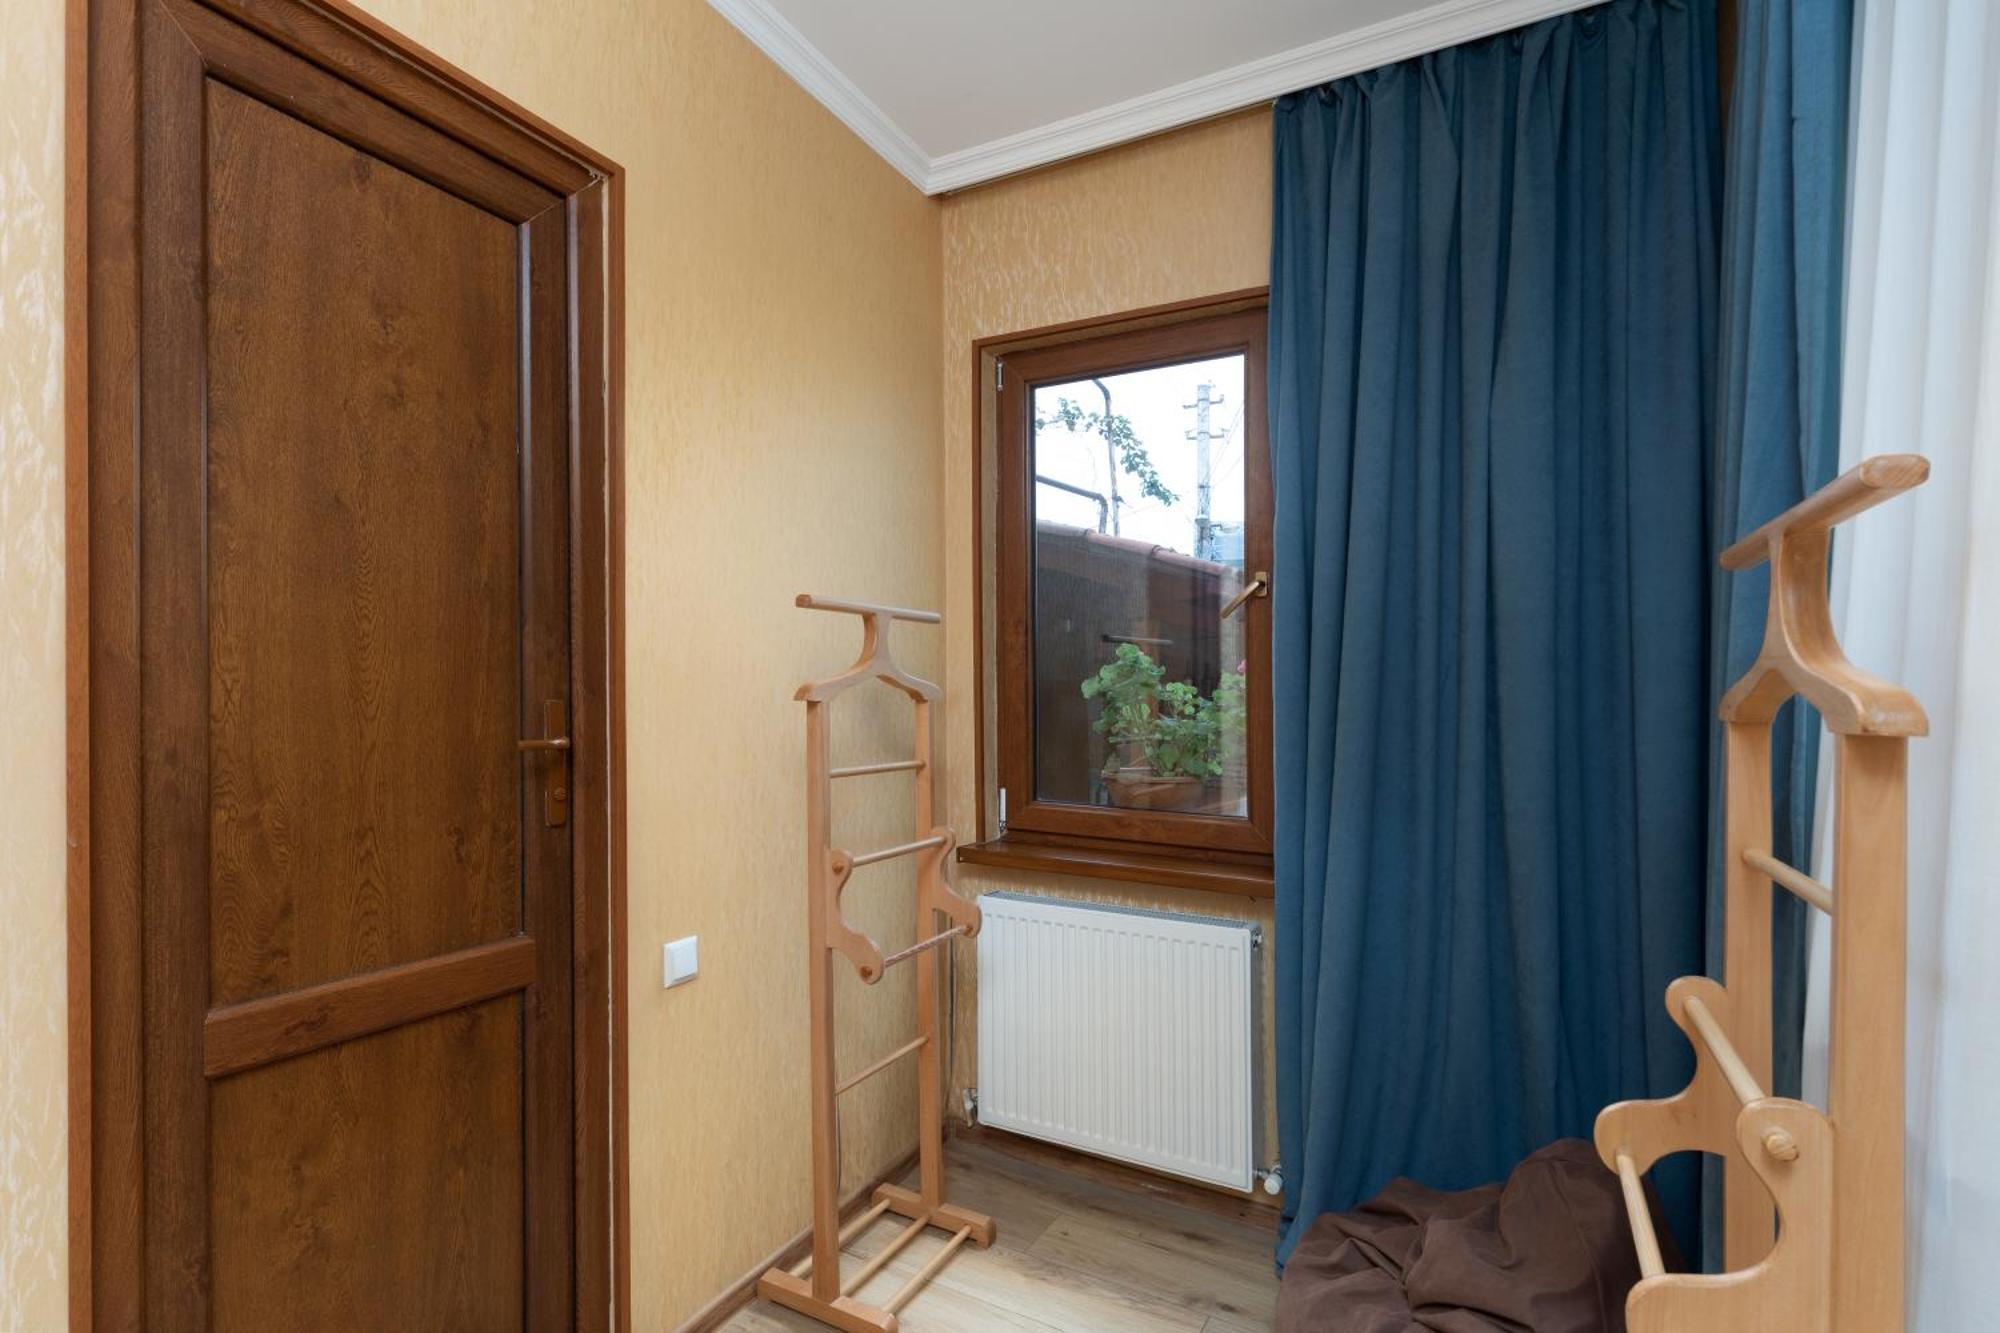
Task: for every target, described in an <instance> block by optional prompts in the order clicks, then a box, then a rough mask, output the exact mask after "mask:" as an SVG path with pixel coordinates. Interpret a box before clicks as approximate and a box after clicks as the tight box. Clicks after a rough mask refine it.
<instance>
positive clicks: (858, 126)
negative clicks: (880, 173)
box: [708, 0, 937, 194]
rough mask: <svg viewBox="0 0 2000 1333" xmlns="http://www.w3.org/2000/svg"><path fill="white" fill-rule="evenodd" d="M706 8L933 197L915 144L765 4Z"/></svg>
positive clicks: (722, 2) (731, 1)
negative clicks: (729, 24)
mask: <svg viewBox="0 0 2000 1333" xmlns="http://www.w3.org/2000/svg"><path fill="white" fill-rule="evenodd" d="M708 3H709V6H710V7H711V8H713V9H714V10H715V11H716V12H717V13H719V14H721V15H722V17H724V18H726V19H728V20H729V21H730V23H732V24H734V25H735V27H736V30H737V31H738V32H741V33H742V34H743V35H744V36H745V37H748V38H749V39H750V41H751V42H752V44H754V45H755V46H756V47H757V49H758V50H760V51H762V52H763V53H764V54H765V55H767V56H769V57H770V58H771V60H772V62H773V63H775V64H776V65H777V67H778V68H779V69H781V70H783V71H785V73H787V74H789V75H791V76H792V78H793V80H794V81H795V82H796V83H798V85H799V86H800V87H801V88H804V89H805V90H806V91H807V92H809V93H811V94H812V95H813V96H814V97H816V98H818V99H819V102H820V105H822V106H824V107H825V108H826V109H827V110H828V111H831V112H832V113H833V114H834V116H835V117H837V118H838V119H839V121H840V123H841V124H843V125H845V126H847V128H848V129H850V130H853V131H854V132H855V133H856V134H858V135H860V136H861V141H862V142H863V143H865V144H867V145H868V146H869V147H870V148H873V149H874V150H875V151H876V152H877V153H880V154H881V155H882V158H883V160H884V161H886V162H888V164H889V165H890V166H892V167H894V168H895V169H896V170H898V171H900V172H902V173H903V174H904V175H905V176H907V177H909V179H910V183H911V184H912V185H914V186H916V187H917V188H918V189H919V190H922V191H923V192H924V193H925V194H935V193H937V192H936V191H935V190H933V189H931V187H930V157H929V156H928V155H927V154H926V153H925V152H924V150H923V149H921V148H919V147H917V143H916V140H914V139H912V138H911V137H910V136H909V135H908V134H905V133H904V132H903V127H902V126H900V125H898V124H897V123H896V122H895V121H893V120H891V119H889V117H888V116H887V115H886V114H884V112H883V110H882V108H881V107H879V106H876V105H875V103H873V102H872V101H870V100H869V99H868V95H867V94H866V93H864V92H862V91H861V90H860V89H859V88H857V87H855V86H854V83H853V81H852V80H851V79H849V78H848V77H847V76H846V75H845V74H842V73H841V72H840V70H839V69H838V68H836V67H835V65H834V63H833V62H832V61H830V60H828V59H827V58H826V57H825V56H823V55H821V54H820V52H819V48H818V47H816V46H814V45H813V44H812V43H811V42H809V41H807V40H806V38H805V34H804V33H802V32H800V31H799V30H798V29H797V28H795V27H793V26H792V25H791V22H790V21H789V20H788V19H786V18H785V16H784V15H783V14H780V13H779V12H778V11H777V10H775V9H773V8H771V6H770V4H769V3H768V2H767V0H708Z"/></svg>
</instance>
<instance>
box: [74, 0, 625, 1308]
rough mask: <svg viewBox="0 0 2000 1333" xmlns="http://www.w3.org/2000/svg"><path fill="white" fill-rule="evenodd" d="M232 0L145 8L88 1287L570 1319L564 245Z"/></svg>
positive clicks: (567, 320)
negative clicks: (108, 1094)
mask: <svg viewBox="0 0 2000 1333" xmlns="http://www.w3.org/2000/svg"><path fill="white" fill-rule="evenodd" d="M230 8H231V6H229V5H210V4H201V3H194V2H193V0H141V2H140V3H139V4H138V6H137V9H136V21H137V28H136V37H137V60H136V70H137V74H138V87H137V94H138V100H139V115H138V117H137V120H136V123H137V126H138V136H139V137H138V143H137V145H136V159H135V164H136V175H137V180H138V183H139V185H138V201H139V202H138V207H137V210H136V214H137V216H136V219H135V222H134V228H135V235H136V259H137V271H138V277H137V281H136V284H135V286H136V291H137V294H138V305H137V317H136V320H135V335H136V338H137V343H138V345H137V347H136V353H137V356H136V367H137V372H136V386H135V387H136V395H137V397H136V422H135V435H136V443H137V448H136V450H134V451H133V453H132V457H133V462H132V464H131V466H132V468H133V474H132V482H133V486H132V492H131V494H132V497H133V503H134V506H135V509H134V512H133V514H132V515H131V518H132V530H133V532H134V533H135V534H136V546H135V549H136V552H137V557H136V562H135V563H136V574H135V578H134V581H133V589H132V590H133V594H134V602H133V606H132V615H133V617H134V621H133V625H132V629H133V634H132V637H131V645H132V651H133V653H134V655H135V657H136V662H135V666H136V689H135V694H136V709H135V710H134V712H133V718H132V720H133V722H134V724H135V725H134V731H135V733H136V766H135V774H134V776H135V777H136V787H137V790H136V798H137V799H136V800H135V801H133V802H132V803H131V806H132V810H133V812H134V813H133V816H132V817H133V821H134V823H135V824H136V831H137V837H136V839H135V844H134V845H135V864H134V865H133V867H132V871H133V877H134V881H135V882H134V883H133V888H135V889H136V900H137V903H138V912H137V920H136V925H137V929H138V950H137V956H138V962H139V976H138V979H137V982H136V986H137V995H136V998H137V999H138V1000H139V1001H140V1005H139V1012H138V1015H137V1017H136V1020H135V1024H134V1025H135V1027H136V1031H135V1033H134V1034H133V1035H134V1036H135V1037H136V1038H137V1041H136V1043H135V1044H136V1046H137V1051H136V1052H135V1054H136V1055H137V1057H138V1069H137V1077H136V1079H135V1080H134V1081H135V1082H136V1084H137V1089H138V1091H139V1092H140V1093H141V1096H140V1098H139V1104H138V1106H137V1107H136V1108H134V1110H133V1119H134V1121H135V1124H134V1128H135V1130H136V1132H137V1135H138V1143H137V1145H136V1156H137V1159H138V1163H139V1167H138V1170H137V1172H136V1175H137V1177H138V1179H139V1180H140V1182H141V1184H142V1190H141V1192H140V1195H139V1197H137V1198H131V1199H129V1200H120V1199H117V1198H115V1197H107V1195H106V1193H105V1190H104V1188H103V1184H104V1180H105V1176H104V1174H103V1167H102V1166H101V1165H100V1168H99V1174H98V1175H97V1177H96V1180H97V1183H98V1186H99V1188H98V1191H97V1197H96V1199H95V1204H94V1211H95V1213H96V1216H97V1218H98V1219H99V1220H100V1223H103V1224H108V1226H106V1229H105V1230H104V1231H103V1232H101V1233H100V1236H99V1241H98V1244H99V1249H98V1252H97V1253H98V1257H99V1258H100V1260H101V1261H104V1260H108V1267H109V1268H110V1269H112V1270H116V1269H117V1268H118V1267H119V1266H120V1265H122V1264H125V1263H126V1262H128V1260H129V1262H131V1263H132V1264H133V1265H134V1267H135V1272H134V1274H133V1276H134V1279H135V1289H134V1290H133V1292H132V1293H131V1298H132V1300H133V1301H134V1302H135V1303H136V1305H137V1306H138V1307H139V1308H138V1310H137V1311H135V1312H134V1313H136V1314H137V1315H138V1316H139V1317H138V1319H137V1320H136V1321H133V1323H131V1324H128V1323H127V1322H126V1320H125V1319H124V1318H123V1314H124V1312H123V1311H122V1310H121V1309H120V1301H121V1300H122V1299H123V1296H122V1295H121V1294H120V1293H119V1291H118V1290H116V1289H115V1288H116V1283H115V1282H114V1283H113V1284H112V1287H113V1288H114V1289H113V1290H112V1291H111V1294H110V1295H109V1296H107V1297H105V1298H104V1299H102V1300H101V1302H100V1326H101V1327H120V1328H123V1327H127V1326H142V1327H144V1328H146V1329H148V1330H158V1331H160V1333H180V1331H182V1330H189V1331H192V1330H205V1329H215V1330H226V1331H232V1333H233V1331H234V1330H257V1331H258V1333H267V1331H269V1330H278V1329H283V1330H300V1331H305V1330H336V1329H338V1330H346V1329H371V1330H373V1329H385V1330H386V1329H411V1330H415V1329H423V1330H467V1331H468V1333H496V1331H499V1330H509V1329H534V1330H544V1329H559V1328H569V1327H572V1326H573V1325H574V1324H575V1323H576V1321H577V1312H578V1308H579V1305H578V1301H579V1293H578V1290H577V1277H576V1253H575V1247H576V1240H575V1236H576V1222H577V1218H576V1209H577V1197H578V1183H577V1180H576V1171H577V1162H578V1160H579V1152H578V1142H579V1141H578V1138H577V1136H576V1134H575V1132H574V1131H575V1128H576V1124H575V1117H576V1110H575V1107H576V1104H577V1093H578V1085H579V1078H578V1072H577V1069H578V1056H577V1045H578V1039H577V1036H576V1032H575V1024H574V1022H573V981H572V978H573V975H574V973H575V955H576V951H575V949H574V948H573V945H574V941H573V939H572V931H573V912H574V909H575V906H576V903H575V884H574V882H573V881H574V878H575V874H574V866H575V864H576V862H575V854H576V852H577V848H575V847H573V845H572V834H573V830H575V829H576V828H577V827H579V824H580V823H581V824H582V825H583V826H585V827H602V811H601V810H588V809H579V808H578V807H579V802H580V801H585V800H589V799H593V798H592V796H591V794H590V792H588V791H579V790H578V789H577V788H578V785H579V784H577V783H576V782H574V781H573V775H572V771H571V765H572V761H573V759H574V760H575V761H577V762H582V761H583V760H585V759H586V758H589V759H591V760H592V762H594V763H598V764H601V762H602V756H601V753H599V754H597V755H594V756H590V755H586V754H585V753H583V752H581V751H580V750H578V749H577V748H576V747H574V746H570V745H569V744H568V741H569V736H568V732H569V727H570V719H571V715H572V712H573V708H574V705H575V704H576V702H577V700H576V699H575V698H574V697H573V695H574V691H573V688H572V683H573V681H575V680H577V679H578V678H579V675H580V673H579V670H578V666H579V664H578V663H577V662H576V661H574V660H573V652H572V643H573V637H572V636H573V633H575V632H578V631H580V630H581V629H582V628H583V626H581V625H579V624H573V623H572V622H573V617H572V588H573V586H580V581H581V578H582V572H581V569H580V562H579V560H578V558H577V557H576V556H575V554H574V552H573V543H572V540H571V537H572V533H571V528H572V505H573V502H574V501H575V500H576V499H577V497H576V496H574V495H573V494H572V491H573V489H574V486H573V482H572V475H571V469H572V463H573V458H574V457H575V450H574V449H573V445H574V443H575V441H574V439H573V433H574V432H575V430H576V429H577V425H576V423H577V422H578V421H579V420H581V419H582V417H583V416H584V415H585V414H586V408H585V407H584V406H583V404H584V402H585V400H586V395H584V394H583V393H582V392H581V390H580V388H579V374H580V372H579V369H578V367H579V365H580V364H584V363H588V362H589V361H590V360H591V359H592V357H593V355H594V353H593V352H592V351H591V350H590V349H586V348H580V347H578V346H573V342H574V341H575V339H574V336H573V333H572V323H573V320H575V318H576V315H577V291H576V288H577V284H578V280H579V274H580V273H584V274H587V269H585V268H583V267H582V266H581V265H580V264H579V263H578V257H579V255H582V256H584V257H585V258H584V260H583V263H585V264H587V262H588V258H587V257H588V255H589V254H590V253H592V252H591V250H590V248H589V245H588V243H587V242H584V243H580V242H579V237H578V231H577V223H578V216H579V214H578V208H577V204H576V200H575V199H574V198H569V197H566V196H565V195H564V194H563V193H559V192H557V191H555V190H552V189H550V188H548V187H547V185H545V184H544V183H541V182H538V181H537V180H535V179H533V178H531V176H530V175H528V174H526V173H524V172H520V171H517V170H515V169H514V168H512V167H510V166H508V165H504V164H503V161H502V160H501V159H500V158H497V157H496V156H494V155H493V154H491V153H490V152H489V151H485V150H487V149H490V148H492V146H493V145H492V144H491V143H488V144H482V145H475V144H470V143H467V142H465V141H464V140H463V139H462V138H460V137H456V136H454V135H453V134H450V133H446V132H444V131H443V130H441V129H439V128H437V127H436V126H435V125H434V124H432V123H427V121H426V120H425V119H424V118H420V117H419V116H417V115H414V114H411V112H410V111H409V110H407V109H406V108H405V107H403V106H399V105H398V104H396V102H394V101H392V100H391V99H389V98H387V97H383V96H378V95H375V94H374V93H372V92H371V91H369V90H367V89H365V88H363V87H361V86H358V85H357V84H356V83H354V82H352V81H349V80H347V79H344V78H341V77H338V76H337V75H336V73H335V72H333V70H331V69H330V68H329V67H328V66H327V65H326V64H325V63H321V62H315V61H314V60H312V59H308V58H307V56H306V54H304V53H302V51H301V50H300V49H296V45H297V44H296V43H288V42H286V41H281V40H278V38H279V37H282V36H283V35H284V34H283V32H282V31H279V32H271V31H260V30H259V29H258V28H257V27H255V26H253V25H252V24H250V23H248V22H239V21H237V16H236V15H233V14H232V13H230V12H227V11H228V10H229V9H230ZM246 9H247V10H254V11H257V12H260V13H262V14H263V15H264V16H265V17H266V18H267V19H268V18H269V17H270V16H271V15H274V14H275V15H278V16H279V17H281V18H282V17H283V15H284V13H285V12H287V11H285V9H284V7H283V6H277V5H272V4H253V5H249V6H246ZM301 12H303V11H301ZM128 114H129V112H128ZM127 123H128V124H130V123H132V122H130V121H128V122H127ZM598 253H601V251H600V252H598ZM579 358H581V359H579ZM102 447H103V445H102V440H101V439H100V438H97V437H94V438H93V446H92V448H93V458H95V457H96V456H97V451H98V450H99V449H101V448H102ZM97 503H98V501H97V498H96V497H93V506H95V505H96V504H97ZM104 513H105V511H103V510H102V509H98V508H95V507H94V508H93V512H92V518H93V522H94V523H97V522H100V521H101V520H102V519H103V517H104ZM114 517H115V514H114ZM98 536H99V538H101V536H102V534H101V533H99V534H98ZM96 549H97V547H96V546H95V545H94V546H93V550H94V551H95V550H96ZM96 635H97V629H96V628H95V626H94V627H93V636H94V638H95V636H96ZM105 638H106V639H109V640H113V641H115V635H113V634H110V633H108V632H107V634H106V635H105ZM577 641H579V642H580V641H581V639H580V637H579V639H578V640H577ZM100 647H101V645H100ZM94 651H95V650H94ZM600 661H601V659H600ZM114 683H115V682H114ZM96 707H97V716H96V717H95V718H94V720H93V738H94V740H97V741H99V742H102V741H103V739H104V736H105V734H106V733H105V731H104V730H102V729H103V728H105V727H108V726H110V725H111V724H112V723H113V722H115V720H116V719H115V718H110V719H109V720H107V715H106V710H105V708H104V707H103V706H102V705H101V704H97V705H96ZM598 741H599V744H600V745H601V744H602V741H603V737H602V731H601V730H600V731H599V733H598ZM549 742H555V744H549ZM100 748H101V747H100ZM584 785H586V786H588V785H589V784H584ZM593 790H594V791H595V798H594V799H596V800H599V801H601V800H602V789H601V786H598V787H595V788H593ZM117 800H118V796H117V793H115V792H111V793H109V794H106V795H100V796H97V797H95V798H94V803H93V814H94V816H95V814H96V813H97V812H98V811H99V810H100V809H101V807H102V806H103V804H104V803H105V802H107V801H108V802H111V803H114V804H115V803H116V801H117ZM579 816H589V818H587V819H583V820H581V821H580V820H579ZM105 869H106V867H105V865H104V863H103V858H102V856H101V855H100V856H99V857H97V858H95V859H94V860H93V878H94V879H98V880H99V881H100V883H99V885H98V888H97V899H98V901H100V902H104V901H106V900H107V899H108V900H110V901H112V902H113V903H114V904H115V901H116V899H117V896H118V894H119V892H120V886H119V885H118V883H117V882H115V877H112V878H111V879H109V880H107V877H106V875H105ZM114 946H115V942H114ZM106 956H107V955H106V953H105V952H104V950H103V949H100V950H99V951H98V954H97V957H96V961H97V964H98V969H99V972H100V977H99V980H98V982H97V984H98V985H99V987H101V988H106V989H108V990H111V991H113V992H114V998H115V988H116V986H117V984H118V982H117V980H116V979H115V978H110V977H105V976H103V975H102V973H103V971H104V960H105V958H106ZM114 1008H115V1006H114ZM125 1058H126V1056H125V1053H124V1052H123V1051H122V1050H120V1049H118V1048H117V1047H116V1045H115V1042H114V1041H113V1040H112V1038H109V1037H106V1036H104V1035H103V1034H102V1033H100V1034H99V1037H98V1063H99V1067H100V1070H102V1069H104V1068H105V1066H106V1062H107V1060H108V1061H109V1062H110V1065H111V1066H112V1068H111V1073H112V1074H113V1075H116V1074H117V1072H118V1069H119V1068H120V1067H123V1066H122V1065H121V1062H122V1061H123V1060H124V1059H125ZM591 1078H592V1076H590V1075H586V1076H585V1079H586V1081H590V1080H591ZM112 1081H113V1082H115V1081H116V1080H115V1078H114V1079H113V1080H112ZM597 1081H600V1082H601V1079H599V1080H597ZM118 1138H119V1136H118V1135H117V1134H116V1133H115V1132H114V1133H111V1134H109V1135H107V1134H105V1133H103V1132H102V1129H101V1128H100V1131H99V1133H98V1141H99V1142H101V1143H108V1144H109V1147H110V1151H111V1153H112V1155H113V1156H114V1157H116V1156H117V1154H118V1153H120V1152H121V1151H123V1149H122V1147H121V1146H120V1144H119V1142H118ZM595 1197H599V1198H601V1197H602V1195H601V1192H600V1193H598V1194H596V1196H595ZM121 1202H122V1203H124V1204H125V1206H127V1207H130V1208H133V1209H135V1210H137V1211H138V1212H139V1214H140V1216H139V1219H138V1224H137V1228H136V1229H137V1235H136V1236H134V1237H133V1238H132V1242H133V1243H132V1250H133V1253H130V1254H128V1253H127V1252H126V1249H125V1247H124V1246H122V1245H120V1246H114V1247H112V1248H111V1252H110V1253H109V1254H108V1255H107V1254H106V1249H105V1246H104V1240H105V1237H106V1235H110V1234H124V1233H121V1232H119V1231H118V1230H117V1229H118V1228H120V1227H122V1225H123V1224H122V1223H119V1222H113V1221H110V1214H111V1213H112V1212H113V1211H114V1210H117V1209H119V1208H120V1205H121ZM102 1280H103V1279H102V1278H100V1281H102ZM599 1285H601V1283H600V1284H599ZM100 1294H102V1293H100Z"/></svg>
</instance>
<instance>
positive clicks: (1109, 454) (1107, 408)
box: [1091, 379, 1119, 537]
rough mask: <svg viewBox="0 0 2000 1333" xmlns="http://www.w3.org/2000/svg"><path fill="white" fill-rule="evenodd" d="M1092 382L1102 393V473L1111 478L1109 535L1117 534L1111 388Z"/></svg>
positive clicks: (1115, 470) (1116, 456) (1116, 452)
mask: <svg viewBox="0 0 2000 1333" xmlns="http://www.w3.org/2000/svg"><path fill="white" fill-rule="evenodd" d="M1091 383H1092V384H1095V385H1096V386H1097V391H1098V392H1099V393H1101V394H1103V395H1104V423H1103V427H1102V429H1101V431H1100V433H1101V434H1102V435H1103V436H1104V475H1105V476H1107V477H1109V478H1110V479H1111V535H1112V536H1114V537H1115V536H1117V535H1118V503H1119V501H1118V446H1117V445H1115V444H1114V443H1112V440H1111V388H1110V386H1109V385H1107V384H1106V383H1105V382H1104V381H1103V380H1100V379H1093V380H1092V381H1091Z"/></svg>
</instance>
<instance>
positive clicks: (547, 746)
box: [514, 699, 570, 828]
mask: <svg viewBox="0 0 2000 1333" xmlns="http://www.w3.org/2000/svg"><path fill="white" fill-rule="evenodd" d="M542 730H543V731H544V732H546V733H547V734H546V735H544V736H535V737H524V738H522V739H521V740H518V741H515V742H514V748H515V749H516V750H518V751H519V752H520V753H522V754H556V755H561V754H563V753H564V752H565V751H567V750H568V749H569V748H570V739H569V735H568V732H569V709H568V708H567V707H566V706H565V705H564V704H563V701H562V700H560V699H544V700H543V701H542ZM568 770H569V765H568V764H566V763H556V764H549V765H547V767H546V768H545V770H544V771H543V773H542V823H543V824H545V825H546V826H548V827H549V828H560V827H562V826H563V825H564V824H567V823H569V771H568Z"/></svg>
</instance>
